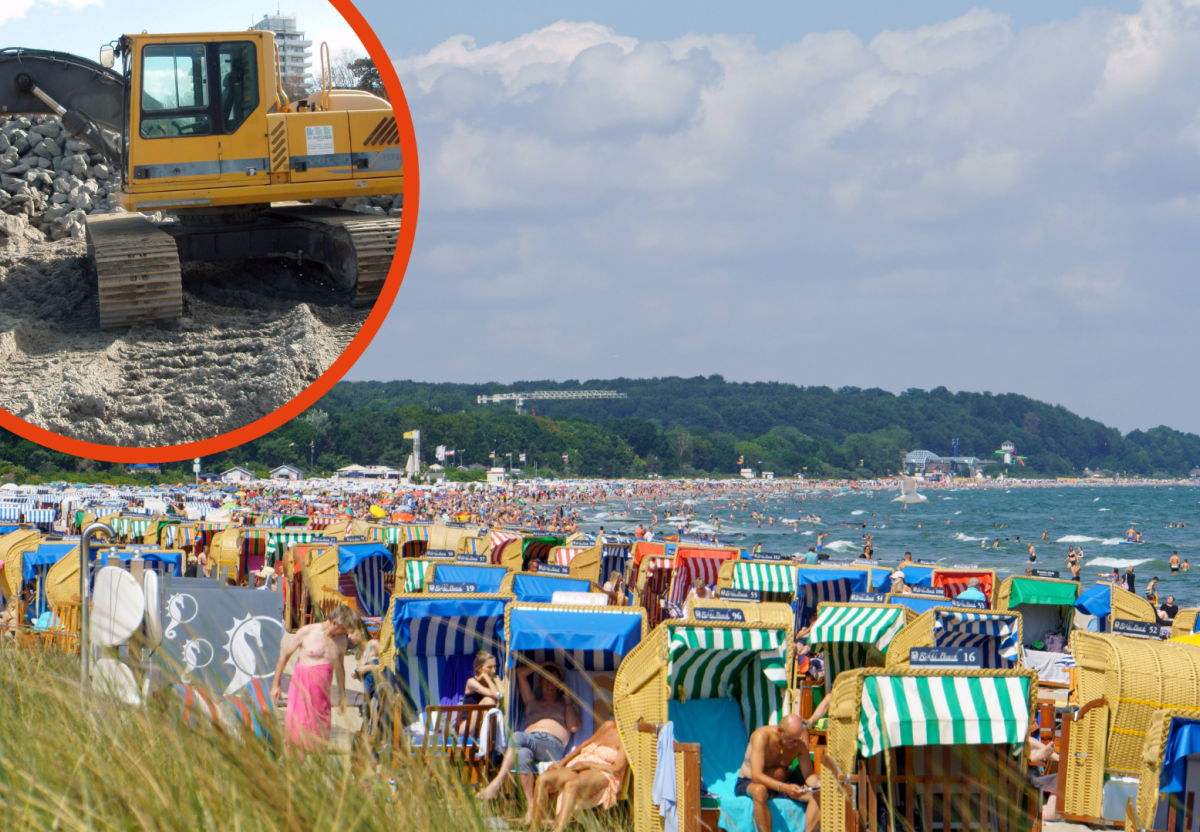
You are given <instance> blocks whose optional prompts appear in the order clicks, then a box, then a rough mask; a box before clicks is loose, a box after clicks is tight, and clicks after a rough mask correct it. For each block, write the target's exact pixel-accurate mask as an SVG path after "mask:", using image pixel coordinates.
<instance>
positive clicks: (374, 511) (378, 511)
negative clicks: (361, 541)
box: [371, 506, 387, 517]
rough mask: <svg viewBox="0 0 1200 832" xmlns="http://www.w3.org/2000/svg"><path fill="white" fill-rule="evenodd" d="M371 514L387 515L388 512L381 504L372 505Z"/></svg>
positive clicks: (374, 515)
mask: <svg viewBox="0 0 1200 832" xmlns="http://www.w3.org/2000/svg"><path fill="white" fill-rule="evenodd" d="M371 516H372V517H387V512H386V511H384V510H383V509H381V508H380V507H379V506H371Z"/></svg>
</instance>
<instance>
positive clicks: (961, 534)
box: [954, 532, 987, 543]
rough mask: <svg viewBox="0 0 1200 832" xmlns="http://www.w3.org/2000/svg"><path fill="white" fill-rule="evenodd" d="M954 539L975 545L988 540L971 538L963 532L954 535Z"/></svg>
mask: <svg viewBox="0 0 1200 832" xmlns="http://www.w3.org/2000/svg"><path fill="white" fill-rule="evenodd" d="M954 539H955V540H966V541H971V542H974V543H978V542H979V541H981V540H987V538H986V537H971V536H970V535H965V534H963V533H962V532H959V533H958V534H956V535H954Z"/></svg>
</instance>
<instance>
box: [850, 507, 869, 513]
mask: <svg viewBox="0 0 1200 832" xmlns="http://www.w3.org/2000/svg"><path fill="white" fill-rule="evenodd" d="M850 513H851V514H866V512H865V511H863V510H862V509H861V508H856V509H855V510H854V511H852V512H850Z"/></svg>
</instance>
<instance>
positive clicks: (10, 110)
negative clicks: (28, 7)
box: [0, 29, 404, 329]
mask: <svg viewBox="0 0 1200 832" xmlns="http://www.w3.org/2000/svg"><path fill="white" fill-rule="evenodd" d="M117 58H120V59H121V64H122V69H121V71H117V70H116V69H115V68H114V67H115V64H116V60H117ZM282 80H283V79H282V77H281V73H280V60H279V50H278V47H277V46H276V45H275V35H274V33H272V32H269V31H260V30H254V29H252V30H249V31H245V32H209V33H204V34H172V35H149V34H140V35H125V36H123V37H121V38H120V39H118V40H117V41H114V42H113V43H111V44H109V45H107V46H105V47H103V48H102V49H101V51H100V62H99V63H97V62H94V61H90V60H88V59H85V58H80V57H77V56H75V55H68V54H64V53H60V52H50V51H45V50H35V49H19V48H18V49H5V50H0V115H10V114H24V115H58V116H59V117H60V118H61V120H62V124H63V127H64V128H65V129H66V131H67V132H68V133H69V134H70V135H72V136H74V137H75V138H76V139H79V140H81V141H84V142H86V143H87V144H88V145H89V146H90V147H91V148H92V150H93V151H94V152H95V153H98V154H101V155H103V156H104V157H105V159H106V160H107V163H108V165H109V167H110V169H112V170H116V171H119V172H120V177H121V179H120V181H121V191H120V202H121V205H122V207H124V208H125V209H126V211H128V212H129V213H113V214H98V215H90V216H88V217H87V243H88V254H89V257H90V259H91V261H92V263H93V264H94V269H95V274H96V278H97V289H98V297H99V305H100V326H101V327H103V328H105V329H112V328H116V327H125V326H131V325H133V324H140V323H153V322H158V321H169V320H173V319H175V318H178V317H180V316H181V315H182V314H183V289H182V285H181V275H180V263H181V262H189V261H207V262H213V261H227V260H240V259H244V258H279V257H289V258H294V259H298V260H299V261H301V262H303V261H306V260H307V261H310V262H315V263H319V264H320V265H322V266H324V267H325V269H326V270H327V271H328V272H329V274H330V276H331V277H332V279H333V281H334V283H335V284H336V285H338V286H339V287H341V288H342V289H344V290H347V292H348V294H349V297H350V299H351V300H352V301H353V303H354V304H355V305H359V306H366V305H370V304H373V303H374V302H375V299H376V298H378V296H379V292H380V290H381V288H382V286H383V283H384V281H385V279H386V277H387V272H388V268H389V267H390V265H391V261H392V257H393V255H394V253H395V250H396V240H397V238H398V236H399V233H400V218H399V217H391V216H387V217H385V216H378V215H372V214H362V213H357V212H354V211H349V210H341V209H337V208H332V207H325V206H319V205H312V204H306V202H307V201H311V200H317V199H338V198H342V197H355V196H359V197H367V196H374V195H379V194H402V193H403V192H404V175H403V167H402V164H401V161H402V160H401V152H400V131H399V126H398V125H397V124H396V116H395V114H394V113H393V111H392V108H391V105H390V104H389V103H388V102H387V101H385V100H383V99H382V98H379V97H377V96H375V95H372V94H370V93H368V92H362V91H358V90H340V89H334V88H333V84H332V66H331V64H330V61H329V53H328V47H327V46H326V45H325V44H322V46H321V81H322V83H321V89H320V90H319V91H317V92H314V93H312V94H310V95H308V96H307V97H305V98H302V99H300V100H297V101H289V99H288V96H287V95H286V93H285V92H284V90H283V84H282ZM160 211H163V212H167V213H169V214H170V215H171V217H172V221H167V222H159V223H155V222H152V221H151V219H150V218H148V217H147V216H145V215H144V214H143V213H139V212H150V213H152V212H160Z"/></svg>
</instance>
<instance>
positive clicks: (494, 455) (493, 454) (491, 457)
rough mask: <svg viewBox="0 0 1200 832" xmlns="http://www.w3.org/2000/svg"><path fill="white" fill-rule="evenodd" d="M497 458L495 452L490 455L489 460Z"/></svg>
mask: <svg viewBox="0 0 1200 832" xmlns="http://www.w3.org/2000/svg"><path fill="white" fill-rule="evenodd" d="M495 458H496V452H495V451H492V452H491V453H490V454H488V459H495Z"/></svg>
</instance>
